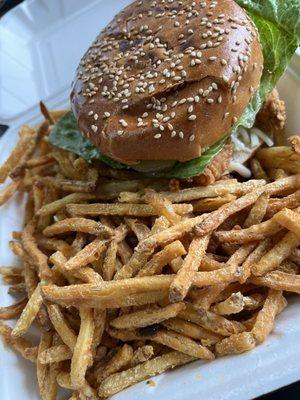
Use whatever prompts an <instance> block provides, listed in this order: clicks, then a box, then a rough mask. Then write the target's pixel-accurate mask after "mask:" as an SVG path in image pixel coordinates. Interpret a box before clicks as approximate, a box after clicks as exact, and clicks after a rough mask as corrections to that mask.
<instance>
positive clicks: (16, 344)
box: [0, 322, 36, 362]
mask: <svg viewBox="0 0 300 400" xmlns="http://www.w3.org/2000/svg"><path fill="white" fill-rule="evenodd" d="M0 336H1V337H2V338H3V340H4V341H5V343H6V344H7V345H9V346H11V347H12V348H13V349H14V350H16V351H17V352H18V353H20V354H21V355H22V356H23V357H24V358H25V359H26V360H30V361H32V362H36V357H35V356H34V354H33V355H32V354H31V353H26V350H27V349H30V348H33V344H32V343H31V342H30V341H29V340H27V339H24V338H22V337H13V336H12V329H11V328H10V327H9V326H7V325H4V324H3V323H2V322H0Z"/></svg>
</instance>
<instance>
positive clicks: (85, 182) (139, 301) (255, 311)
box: [0, 104, 300, 400]
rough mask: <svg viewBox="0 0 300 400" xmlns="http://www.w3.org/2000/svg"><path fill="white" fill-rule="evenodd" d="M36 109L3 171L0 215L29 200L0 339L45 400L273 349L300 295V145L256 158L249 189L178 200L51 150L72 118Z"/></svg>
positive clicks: (215, 190) (170, 189)
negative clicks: (35, 121) (16, 200)
mask: <svg viewBox="0 0 300 400" xmlns="http://www.w3.org/2000/svg"><path fill="white" fill-rule="evenodd" d="M41 110H42V113H43V115H44V117H45V120H44V121H43V122H42V123H41V125H40V126H39V127H38V128H37V129H33V128H30V127H28V126H24V127H22V128H21V130H20V138H19V141H18V143H17V144H16V147H15V149H14V150H13V151H12V153H11V155H10V156H9V158H8V159H7V161H6V162H5V163H4V164H3V166H1V167H0V183H4V185H3V188H1V192H0V205H2V204H5V203H7V202H8V201H9V199H10V198H12V197H13V196H15V194H16V193H18V194H19V195H22V196H24V195H25V196H27V200H26V201H27V204H26V206H25V215H24V228H23V229H20V231H18V232H13V234H12V240H11V241H10V242H9V246H10V249H11V250H12V252H13V253H14V254H15V255H16V256H17V257H18V258H19V260H20V267H16V266H8V267H6V266H1V268H0V275H1V277H2V280H3V282H4V283H5V284H6V285H9V289H8V290H9V293H11V294H13V295H14V296H17V295H18V296H19V295H20V299H19V300H16V301H15V302H14V304H12V305H10V306H6V307H1V308H0V320H1V322H0V336H2V338H3V340H4V342H5V343H6V344H8V345H9V346H10V347H11V348H13V349H14V350H15V351H16V352H18V353H20V354H21V355H22V356H23V357H24V358H25V359H27V360H30V361H32V362H33V363H35V365H36V369H37V379H38V384H39V389H40V395H41V398H42V399H43V400H48V399H50V398H51V400H54V399H55V398H57V389H58V386H61V387H63V388H66V389H68V390H70V391H71V394H70V396H69V398H70V400H71V399H72V400H79V399H86V398H88V399H94V400H97V399H99V398H105V397H108V396H111V395H113V394H115V393H117V392H119V391H121V390H123V389H125V388H127V387H129V386H131V385H134V384H135V383H137V382H140V381H142V380H144V379H147V378H149V377H152V376H155V375H157V374H160V373H162V372H164V371H166V370H168V369H171V368H174V367H177V366H180V365H183V364H186V363H189V362H192V361H194V360H196V359H202V360H206V361H205V362H208V361H210V362H213V361H212V360H213V359H214V358H215V357H221V356H224V355H229V354H239V353H243V352H246V351H249V350H251V349H253V348H254V347H255V346H257V345H259V344H260V343H262V342H263V341H265V340H266V339H267V337H268V335H269V334H270V333H271V331H272V329H273V326H274V324H275V323H276V316H277V315H278V314H279V313H280V312H282V311H283V309H284V308H285V307H286V305H287V301H286V299H285V295H286V294H287V293H294V294H300V275H299V271H300V249H299V246H300V230H299V226H300V174H299V173H300V171H299V163H300V158H299V157H300V156H299V140H298V139H297V138H294V139H293V140H291V146H286V147H284V146H281V147H273V148H270V149H261V150H259V151H258V152H257V153H256V155H255V158H252V159H251V160H250V167H251V170H252V172H253V177H254V179H251V180H248V181H247V182H239V181H238V180H237V179H233V178H232V177H228V179H221V180H219V181H217V182H215V183H214V184H212V185H209V186H206V187H203V186H202V187H201V186H192V184H190V183H185V186H184V187H183V188H180V187H179V185H174V183H173V184H172V185H171V184H169V182H168V181H166V180H162V179H144V178H143V177H142V176H141V174H139V173H135V172H132V173H131V172H130V171H118V170H113V169H112V168H109V167H107V166H105V165H102V164H101V163H100V162H95V163H87V162H86V161H85V160H84V159H82V158H81V157H78V156H75V155H73V154H70V153H68V152H66V151H63V150H60V149H57V148H54V147H53V146H51V145H50V144H49V143H48V141H47V136H48V134H49V132H50V129H51V126H52V125H53V123H54V122H55V121H57V120H58V119H59V118H60V117H61V116H62V115H63V114H64V113H65V111H64V110H61V111H60V110H59V111H54V112H53V111H49V110H48V109H47V107H46V106H45V105H44V104H41ZM24 149H25V150H24ZM4 181H5V182H4ZM16 265H18V264H16ZM13 318H18V320H17V322H16V324H15V327H14V328H13V329H12V328H10V327H9V326H8V325H5V324H4V320H8V319H13ZM35 321H36V322H37V328H38V330H39V343H38V344H33V343H31V341H30V340H28V339H27V337H26V336H27V332H28V330H29V329H30V326H31V325H32V324H33V323H34V322H35Z"/></svg>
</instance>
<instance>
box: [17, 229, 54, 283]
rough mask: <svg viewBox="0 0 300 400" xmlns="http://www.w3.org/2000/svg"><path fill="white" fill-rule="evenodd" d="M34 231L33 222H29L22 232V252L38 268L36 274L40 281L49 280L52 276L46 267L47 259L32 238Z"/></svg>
mask: <svg viewBox="0 0 300 400" xmlns="http://www.w3.org/2000/svg"><path fill="white" fill-rule="evenodd" d="M34 231H35V224H34V222H33V221H31V222H29V223H28V224H27V225H26V227H25V228H24V230H23V234H22V244H23V246H24V250H26V251H27V253H28V254H29V255H30V257H32V259H33V261H34V263H35V265H36V266H37V267H38V274H39V276H40V278H41V279H45V280H47V279H49V278H51V276H52V273H51V270H50V268H49V266H48V258H47V256H46V255H45V254H44V253H42V252H41V251H40V250H39V248H38V246H37V243H36V240H35V238H34V236H33V234H34Z"/></svg>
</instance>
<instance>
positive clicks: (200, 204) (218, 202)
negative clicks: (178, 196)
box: [193, 194, 236, 213]
mask: <svg viewBox="0 0 300 400" xmlns="http://www.w3.org/2000/svg"><path fill="white" fill-rule="evenodd" d="M235 199H236V196H234V195H232V194H225V195H224V196H219V197H213V198H211V199H210V198H207V199H201V200H197V201H195V202H194V203H193V209H194V212H195V213H200V212H210V211H214V210H217V209H218V208H219V207H221V206H223V205H224V204H227V203H230V202H231V201H233V200H235Z"/></svg>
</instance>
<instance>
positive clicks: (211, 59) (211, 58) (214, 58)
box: [208, 56, 217, 61]
mask: <svg viewBox="0 0 300 400" xmlns="http://www.w3.org/2000/svg"><path fill="white" fill-rule="evenodd" d="M208 59H209V61H216V59H217V57H215V56H212V57H209V58H208Z"/></svg>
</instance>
